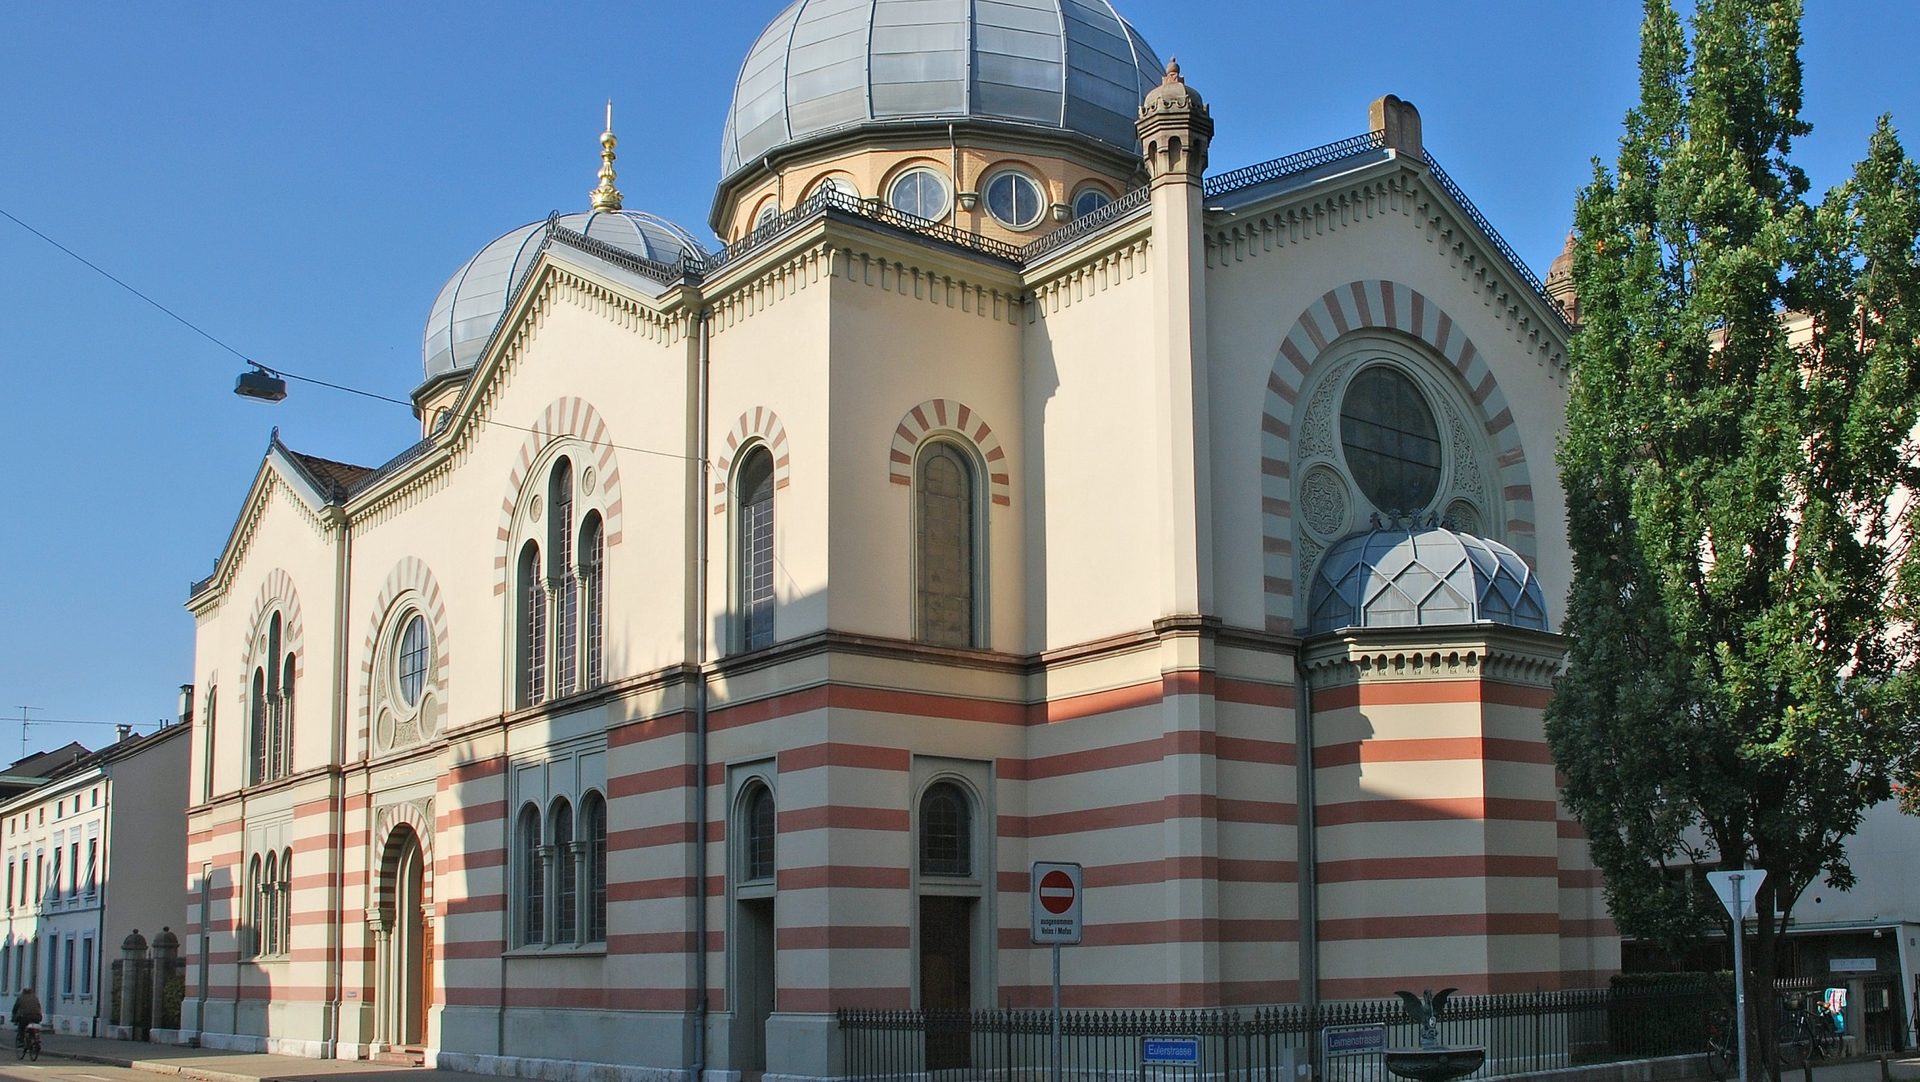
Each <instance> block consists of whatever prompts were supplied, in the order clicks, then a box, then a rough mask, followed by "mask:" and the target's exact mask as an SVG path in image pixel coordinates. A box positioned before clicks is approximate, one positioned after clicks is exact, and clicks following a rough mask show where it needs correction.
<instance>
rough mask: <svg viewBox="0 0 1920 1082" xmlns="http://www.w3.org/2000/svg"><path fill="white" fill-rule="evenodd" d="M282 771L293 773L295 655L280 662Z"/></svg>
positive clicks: (282, 772) (288, 655)
mask: <svg viewBox="0 0 1920 1082" xmlns="http://www.w3.org/2000/svg"><path fill="white" fill-rule="evenodd" d="M280 773H281V774H282V775H286V774H291V773H293V655H292V654H287V655H286V656H285V657H284V658H283V659H282V660H281V662H280Z"/></svg>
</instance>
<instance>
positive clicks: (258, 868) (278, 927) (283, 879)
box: [247, 849, 293, 957]
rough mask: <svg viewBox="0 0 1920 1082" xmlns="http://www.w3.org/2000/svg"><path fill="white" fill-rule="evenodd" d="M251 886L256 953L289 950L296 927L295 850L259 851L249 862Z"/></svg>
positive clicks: (275, 953)
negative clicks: (264, 854)
mask: <svg viewBox="0 0 1920 1082" xmlns="http://www.w3.org/2000/svg"><path fill="white" fill-rule="evenodd" d="M247 887H248V889H247V896H248V900H249V904H248V909H247V925H248V928H249V929H250V936H251V947H252V952H253V954H254V956H256V957H262V956H279V955H284V954H286V953H287V952H288V950H290V949H291V948H290V945H289V940H290V938H291V935H292V930H293V850H292V849H283V850H281V851H280V852H278V853H268V854H267V855H266V856H265V857H264V858H262V857H260V856H258V855H256V856H255V857H254V858H253V860H252V862H251V863H249V864H248V866H247Z"/></svg>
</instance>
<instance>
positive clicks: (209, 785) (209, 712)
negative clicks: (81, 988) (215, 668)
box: [0, 685, 220, 979]
mask: <svg viewBox="0 0 1920 1082" xmlns="http://www.w3.org/2000/svg"><path fill="white" fill-rule="evenodd" d="M219 701H220V689H219V688H217V687H214V686H212V685H208V686H207V701H206V705H204V706H202V707H201V708H200V709H201V711H202V713H203V714H204V715H205V718H206V733H205V736H206V741H205V743H206V747H205V749H203V750H202V752H201V756H202V759H201V762H202V763H203V764H204V765H203V767H202V773H201V775H200V799H201V800H203V801H205V800H212V799H213V764H214V763H217V762H219V761H220V759H219V756H218V755H217V754H216V750H217V749H218V748H219V745H218V744H217V743H216V742H215V741H214V736H215V735H216V734H215V732H214V715H215V713H216V711H215V709H214V704H215V703H218V702H219ZM9 893H11V891H9ZM5 968H6V967H4V966H0V971H4V969H5ZM0 979H4V978H0Z"/></svg>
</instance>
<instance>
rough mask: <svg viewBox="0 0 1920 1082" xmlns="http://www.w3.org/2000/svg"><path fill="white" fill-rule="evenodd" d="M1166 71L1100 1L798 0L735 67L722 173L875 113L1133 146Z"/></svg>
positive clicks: (876, 116)
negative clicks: (1144, 104) (1047, 131)
mask: <svg viewBox="0 0 1920 1082" xmlns="http://www.w3.org/2000/svg"><path fill="white" fill-rule="evenodd" d="M1161 74H1162V67H1161V64H1160V60H1159V58H1158V57H1156V56H1154V54H1153V50H1152V49H1151V48H1149V47H1148V46H1147V43H1146V42H1145V41H1144V40H1142V39H1141V37H1140V35H1139V34H1137V33H1135V32H1134V29H1133V27H1131V26H1129V25H1127V22H1126V20H1124V19H1122V18H1121V17H1120V15H1119V13H1118V12H1116V11H1115V10H1114V9H1113V5H1112V4H1111V3H1109V2H1108V0H794V2H793V3H791V4H789V5H788V6H787V8H786V10H785V11H782V12H781V13H780V14H779V16H778V17H776V18H775V19H774V20H773V23H772V25H770V26H768V27H767V28H766V30H765V31H763V32H762V33H761V34H760V37H759V39H758V40H757V41H755V42H754V43H753V50H752V51H751V52H749V53H748V54H747V62H746V63H745V64H743V65H741V67H740V77H739V79H738V80H737V81H736V82H735V84H734V88H733V105H732V107H731V108H730V109H728V111H727V127H726V135H725V137H724V138H723V140H722V144H721V150H720V175H721V176H723V177H728V176H732V175H733V174H734V172H735V171H736V170H738V169H739V168H740V167H741V166H742V165H743V164H747V163H751V162H754V161H757V160H759V159H760V158H761V157H762V156H764V155H766V154H769V153H771V152H773V151H774V150H777V149H779V148H780V147H782V146H785V145H787V144H789V143H794V142H798V141H800V140H802V139H805V138H807V137H809V136H812V135H818V134H820V133H823V132H828V131H832V130H834V129H837V128H844V127H848V126H851V125H856V124H863V123H868V122H872V121H906V120H917V119H937V120H954V119H967V118H975V117H978V118H984V119H991V120H1000V121H1010V122H1014V123H1020V124H1034V125H1039V126H1043V127H1047V128H1054V129H1058V130H1064V131H1068V132H1073V133H1075V134H1078V135H1083V136H1087V137H1089V138H1092V139H1096V140H1098V141H1100V142H1102V143H1106V144H1107V145H1109V146H1112V147H1114V148H1115V149H1117V150H1121V151H1124V152H1129V153H1131V152H1132V151H1133V150H1134V149H1135V147H1136V146H1137V143H1138V140H1137V139H1136V138H1135V135H1134V121H1135V119H1136V117H1137V114H1138V113H1139V111H1140V101H1141V99H1142V98H1144V97H1145V96H1146V93H1147V91H1149V90H1151V89H1152V88H1153V87H1155V86H1158V85H1159V84H1160V78H1161Z"/></svg>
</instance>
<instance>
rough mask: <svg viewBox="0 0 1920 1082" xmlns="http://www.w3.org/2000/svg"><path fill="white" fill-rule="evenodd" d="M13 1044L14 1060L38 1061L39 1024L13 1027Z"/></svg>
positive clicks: (30, 1023) (32, 1023)
mask: <svg viewBox="0 0 1920 1082" xmlns="http://www.w3.org/2000/svg"><path fill="white" fill-rule="evenodd" d="M13 1029H14V1035H13V1043H14V1057H15V1058H16V1059H26V1060H33V1061H34V1062H36V1063H37V1062H39V1060H40V1023H38V1022H28V1023H27V1024H26V1025H24V1026H15V1027H13Z"/></svg>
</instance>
